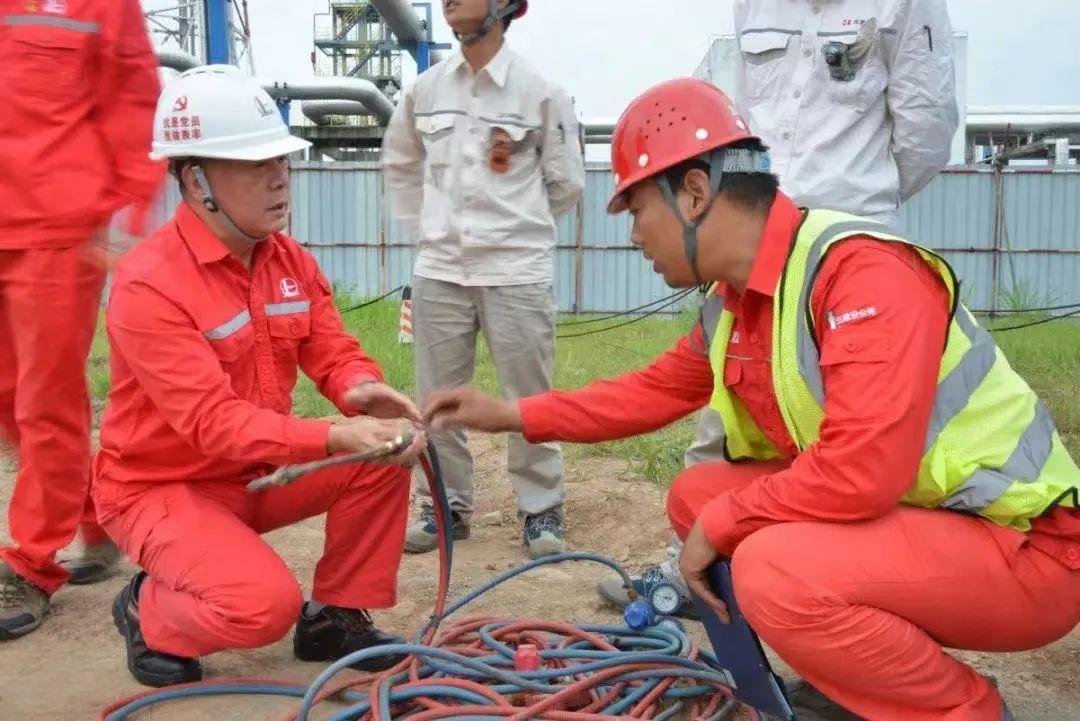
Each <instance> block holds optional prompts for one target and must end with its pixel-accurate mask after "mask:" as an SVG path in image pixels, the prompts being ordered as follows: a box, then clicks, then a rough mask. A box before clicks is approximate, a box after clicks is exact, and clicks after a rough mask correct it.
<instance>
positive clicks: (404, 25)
mask: <svg viewBox="0 0 1080 721" xmlns="http://www.w3.org/2000/svg"><path fill="white" fill-rule="evenodd" d="M371 4H372V5H373V6H374V7H375V9H376V10H378V11H379V15H381V16H382V19H383V20H384V21H385V22H386V25H387V27H389V28H390V32H392V33H394V35H395V36H397V39H398V40H399V41H400V42H401V44H402V45H403V46H405V48H406V49H407V50H408V51H409V54H410V55H412V56H413V59H414V60H416V59H417V58H416V43H418V42H421V41H426V40H427V31H425V30H424V26H423V25H422V24H421V22H420V18H418V17H417V16H416V10H415V9H414V8H413V6H412V5H410V4H409V2H408V0H371ZM443 58H444V55H443V53H442V51H440V50H432V51H431V64H432V65H434V64H435V63H437V62H440V61H441V60H442V59H443Z"/></svg>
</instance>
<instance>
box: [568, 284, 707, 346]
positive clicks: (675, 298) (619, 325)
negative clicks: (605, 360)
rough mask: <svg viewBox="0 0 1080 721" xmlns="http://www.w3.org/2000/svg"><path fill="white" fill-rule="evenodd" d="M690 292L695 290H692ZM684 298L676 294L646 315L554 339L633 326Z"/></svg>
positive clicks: (579, 336) (577, 336) (576, 336)
mask: <svg viewBox="0 0 1080 721" xmlns="http://www.w3.org/2000/svg"><path fill="white" fill-rule="evenodd" d="M691 290H697V289H696V288H692V289H691ZM684 297H685V295H684V294H681V293H680V294H676V297H674V298H672V299H671V300H669V301H668V302H667V303H665V304H664V305H662V306H660V307H659V308H654V309H653V310H650V311H649V312H648V313H644V314H642V315H639V316H638V317H637V318H631V319H630V320H627V321H623V322H622V323H616V324H615V325H609V326H605V327H603V328H597V329H596V330H587V331H585V332H584V333H570V334H569V335H557V336H555V337H556V338H581V337H582V336H587V335H594V334H596V333H603V332H604V331H609V330H615V329H616V328H623V327H625V326H628V325H633V324H634V323H638V322H640V321H643V320H645V319H646V318H650V317H652V316H654V315H656V314H657V313H659V312H660V311H662V310H663V309H664V308H667V307H669V306H672V305H675V304H676V303H678V302H679V301H680V300H682V299H683V298H684Z"/></svg>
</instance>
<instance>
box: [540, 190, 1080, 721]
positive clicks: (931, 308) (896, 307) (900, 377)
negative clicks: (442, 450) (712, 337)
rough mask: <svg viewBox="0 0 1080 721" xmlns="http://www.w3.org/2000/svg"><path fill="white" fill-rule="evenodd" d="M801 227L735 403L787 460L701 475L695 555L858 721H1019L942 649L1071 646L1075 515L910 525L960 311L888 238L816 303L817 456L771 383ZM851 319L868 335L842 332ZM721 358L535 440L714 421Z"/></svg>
mask: <svg viewBox="0 0 1080 721" xmlns="http://www.w3.org/2000/svg"><path fill="white" fill-rule="evenodd" d="M800 218H801V212H800V211H799V210H798V209H797V208H795V207H794V206H793V205H792V204H791V202H790V201H789V200H787V198H785V197H783V196H782V195H781V196H778V198H777V200H776V202H775V203H774V205H773V208H772V212H771V214H770V216H769V219H768V222H767V225H766V227H765V232H764V234H763V237H762V240H761V245H760V248H759V251H758V254H757V257H756V259H755V263H754V266H753V269H752V271H751V275H750V278H749V282H748V283H747V286H746V289H745V292H743V293H742V294H741V295H740V294H735V293H733V292H732V291H731V290H730V289H726V290H725V291H724V292H725V298H726V299H727V307H728V309H730V310H731V311H732V312H733V313H734V315H735V318H736V320H735V325H734V328H733V333H732V338H731V342H730V346H729V349H728V357H727V362H726V364H725V369H724V383H725V385H727V386H728V387H729V388H730V389H731V390H732V392H733V393H734V394H735V395H736V396H737V397H738V398H739V399H740V400H741V401H742V402H743V404H744V405H745V407H746V409H747V411H748V412H749V414H750V415H751V417H752V418H753V419H754V421H755V422H756V423H757V425H758V426H759V427H760V428H761V429H762V430H763V431H764V432H765V433H766V434H767V435H768V436H769V438H770V440H771V441H772V442H773V443H774V444H775V445H776V447H777V448H778V449H780V450H781V451H782V452H783V453H784V455H785V456H786V459H785V460H783V461H780V462H775V463H768V464H766V463H741V464H727V463H708V464H702V465H698V466H695V467H693V468H691V469H689V470H687V471H685V472H684V473H683V474H682V475H680V476H679V477H678V478H677V479H676V481H675V483H674V485H673V487H672V489H671V491H670V493H669V497H668V515H669V518H670V520H671V523H672V525H673V526H674V527H675V530H676V531H677V532H678V534H679V535H680V537H682V538H684V539H685V538H686V536H687V534H688V533H689V531H690V528H691V527H692V526H693V524H694V523H695V521H699V522H700V523H702V525H703V527H704V530H705V532H706V534H707V535H708V537H709V539H710V540H711V541H712V542H713V544H714V546H715V547H716V548H717V549H718V550H719V551H720V552H721V553H723V554H725V555H727V556H731V557H732V563H733V577H734V581H735V592H736V596H737V598H738V601H739V604H740V606H741V608H742V610H743V612H744V613H745V615H746V617H747V618H748V620H749V621H750V623H751V625H752V626H753V627H754V629H755V630H756V631H757V632H758V633H759V634H760V635H761V637H762V638H763V639H764V640H765V641H766V642H767V643H768V644H769V645H770V646H772V647H773V649H775V650H776V652H777V653H779V654H780V656H781V657H783V658H784V660H785V661H787V662H788V663H789V664H790V665H791V666H792V667H793V668H794V669H795V670H796V671H798V672H799V673H800V674H802V675H803V676H804V677H805V678H806V679H807V680H808V681H810V682H811V683H812V684H814V685H815V686H817V687H818V688H820V689H821V690H822V691H824V692H825V693H826V694H828V695H829V696H830V697H832V698H833V699H835V700H836V701H838V702H839V703H841V704H842V705H844V706H845V707H847V708H849V709H850V710H852V711H853V712H855V713H857V714H858V715H860V716H863V717H865V718H869V719H874V721H894V720H895V721H900V720H901V719H903V720H904V721H922V720H926V721H929V720H930V719H934V720H943V719H948V721H989V720H992V719H996V718H999V717H1000V707H1001V698H1000V696H999V695H998V693H997V691H996V689H995V688H994V687H993V686H992V685H991V684H990V683H989V682H988V681H987V680H986V679H985V678H984V677H982V676H980V675H979V674H977V673H975V672H974V671H973V670H972V669H970V668H968V667H967V666H965V665H964V664H962V663H960V662H959V661H957V660H955V659H954V658H953V657H951V656H949V655H946V654H945V653H943V652H942V650H941V647H942V646H943V645H944V646H950V647H954V648H966V649H979V650H987V651H1012V650H1021V649H1029V648H1033V647H1037V646H1040V645H1043V644H1046V643H1049V642H1050V641H1053V640H1056V639H1058V638H1060V637H1062V636H1063V635H1065V634H1066V633H1068V632H1069V631H1070V630H1071V629H1072V628H1073V626H1075V625H1076V623H1077V621H1078V620H1080V512H1077V511H1076V510H1073V509H1064V508H1060V509H1057V510H1055V511H1053V512H1052V513H1051V514H1049V515H1047V516H1046V517H1043V518H1040V519H1038V520H1036V521H1035V523H1034V530H1032V531H1031V532H1030V533H1028V534H1023V533H1019V532H1017V531H1013V530H1010V529H1007V528H1002V527H999V526H996V525H995V524H993V523H991V522H989V521H985V520H982V519H979V518H976V517H973V516H965V515H960V514H955V513H951V512H947V511H938V510H925V509H919V508H911V507H905V506H899V505H898V501H899V500H900V498H901V496H902V495H903V494H904V492H905V491H906V490H907V489H908V488H909V487H910V486H911V484H912V482H913V479H914V478H915V473H916V469H917V468H918V464H919V460H920V457H921V455H922V451H923V439H924V438H925V437H926V429H927V426H928V424H929V419H930V412H931V405H932V402H933V398H934V393H935V387H936V380H937V373H938V368H939V366H940V362H941V348H942V346H943V344H944V338H945V330H946V321H947V311H946V308H947V305H948V303H947V292H946V290H945V287H944V285H943V284H942V283H941V281H940V278H939V277H938V276H937V275H936V274H935V273H934V272H933V271H932V270H931V269H930V267H929V266H928V265H927V264H926V263H925V262H924V261H922V260H921V259H920V258H919V256H918V255H917V254H916V253H915V252H914V251H912V250H910V249H908V248H905V247H900V246H896V245H891V244H887V243H882V242H879V241H874V240H871V239H869V238H854V239H850V240H848V241H845V242H844V243H843V244H842V245H841V246H839V247H837V248H835V249H834V250H833V251H832V252H831V253H830V254H829V255H828V256H827V257H826V260H825V264H824V266H823V268H822V270H821V273H820V275H819V277H818V280H817V282H816V285H815V287H814V291H813V293H812V298H811V303H812V310H813V312H814V314H815V318H816V321H817V322H816V328H817V329H818V343H819V346H820V348H821V366H822V375H823V377H824V380H825V390H826V400H825V421H824V423H823V424H822V428H821V436H820V439H819V441H818V442H817V443H815V444H814V445H813V446H811V447H810V448H809V449H807V450H806V452H804V453H801V454H799V453H797V450H796V447H795V445H794V443H793V441H792V440H791V437H790V436H789V434H788V432H787V430H786V428H785V426H784V422H783V419H782V416H781V415H780V410H779V407H778V405H777V401H776V397H775V394H774V392H773V386H772V378H771V371H770V367H769V366H770V356H771V337H772V309H773V292H774V289H775V287H776V285H777V281H778V279H779V278H780V273H781V272H782V269H783V266H784V262H785V258H786V256H787V251H788V249H789V248H790V245H791V241H792V239H793V237H794V235H795V231H796V228H797V226H798V223H799V220H800ZM867 308H874V309H875V311H874V313H872V314H871V313H857V311H860V310H864V309H867ZM830 312H831V313H832V319H833V323H832V325H830V323H829V317H828V316H827V314H828V313H830ZM845 313H852V314H853V315H851V316H847V317H854V318H857V320H850V321H847V322H838V320H839V321H843V318H844V317H845V316H844V314H845ZM702 345H703V340H702V334H701V328H700V326H698V327H697V328H695V329H694V331H693V333H692V334H691V336H690V337H688V338H684V339H683V340H682V341H680V342H679V344H678V345H677V346H676V347H675V348H673V349H672V350H670V351H668V352H667V353H666V354H665V355H663V356H661V357H660V358H659V359H658V360H657V361H655V362H654V363H653V365H651V366H649V367H648V368H646V369H644V370H642V371H638V372H634V373H629V374H627V375H625V376H622V377H621V378H617V379H615V380H610V381H601V382H599V383H595V384H593V385H591V386H588V387H587V388H583V389H581V390H578V391H569V392H552V393H548V394H545V395H541V396H534V397H532V398H527V399H524V400H522V401H520V409H521V413H522V417H523V420H524V426H525V436H526V437H527V438H528V439H529V440H530V441H533V442H540V441H550V440H562V441H577V442H597V441H603V440H611V439H615V438H623V437H626V436H630V435H635V434H638V433H646V432H649V431H653V430H655V429H657V428H660V427H662V426H664V425H667V424H668V423H671V422H672V421H674V420H676V419H678V418H681V417H683V416H685V415H687V414H689V413H691V412H693V411H696V410H698V409H700V408H701V407H702V406H703V405H704V404H705V403H707V402H708V399H709V397H710V395H711V393H712V387H713V376H712V370H711V367H710V365H709V361H708V357H707V355H706V354H705V353H704V352H703V350H702ZM628 401H629V402H628Z"/></svg>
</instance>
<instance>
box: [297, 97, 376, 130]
mask: <svg viewBox="0 0 1080 721" xmlns="http://www.w3.org/2000/svg"><path fill="white" fill-rule="evenodd" d="M300 110H301V112H303V113H304V117H306V118H307V119H308V120H310V121H311V122H313V123H315V124H316V125H327V124H329V122H330V117H331V116H334V115H371V111H370V110H368V108H367V106H366V105H364V104H363V103H358V102H356V101H355V100H305V101H304V102H302V103H300Z"/></svg>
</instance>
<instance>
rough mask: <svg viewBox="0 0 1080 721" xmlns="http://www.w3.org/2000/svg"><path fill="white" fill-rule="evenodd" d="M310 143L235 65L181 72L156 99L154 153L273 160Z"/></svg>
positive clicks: (159, 156) (163, 156)
mask: <svg viewBox="0 0 1080 721" xmlns="http://www.w3.org/2000/svg"><path fill="white" fill-rule="evenodd" d="M310 145H311V143H309V142H307V141H306V140H302V139H300V138H297V137H295V136H293V135H291V134H290V133H289V128H288V127H287V126H286V125H285V123H284V122H283V121H282V119H281V114H280V113H279V112H278V109H277V106H276V105H275V104H274V101H273V99H272V98H271V97H270V95H269V94H268V93H267V92H266V91H265V90H263V89H262V88H261V87H260V86H259V84H258V83H257V82H255V81H254V80H253V79H252V78H250V77H248V76H247V75H244V74H243V73H241V72H240V69H239V68H237V67H235V66H232V65H206V66H203V67H198V68H193V69H191V70H188V71H187V72H184V73H181V74H180V75H178V76H177V77H176V78H175V79H174V80H173V81H172V82H170V83H169V84H168V85H167V86H166V87H165V90H164V92H162V93H161V97H160V98H159V99H158V105H157V112H156V113H154V144H153V149H152V151H151V152H150V157H151V158H152V159H154V160H164V159H167V158H218V159H223V160H256V161H257V160H269V159H270V158H277V157H280V156H282V155H288V154H289V153H292V152H295V151H297V150H303V149H304V148H307V147H309V146H310Z"/></svg>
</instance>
